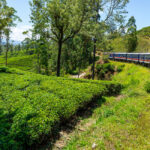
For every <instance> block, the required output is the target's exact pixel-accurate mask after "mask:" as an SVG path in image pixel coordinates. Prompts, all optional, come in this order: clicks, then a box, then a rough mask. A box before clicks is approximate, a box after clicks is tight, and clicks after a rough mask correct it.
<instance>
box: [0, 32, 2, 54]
mask: <svg viewBox="0 0 150 150" xmlns="http://www.w3.org/2000/svg"><path fill="white" fill-rule="evenodd" d="M1 54H2V34H1V32H0V55H1Z"/></svg>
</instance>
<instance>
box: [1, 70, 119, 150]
mask: <svg viewBox="0 0 150 150" xmlns="http://www.w3.org/2000/svg"><path fill="white" fill-rule="evenodd" d="M1 68H2V70H3V72H2V73H0V133H1V134H0V141H1V142H0V149H25V148H26V146H31V145H32V144H34V143H35V142H36V143H41V142H42V141H41V139H44V137H46V136H47V135H49V134H52V133H53V132H54V131H56V130H57V129H58V127H59V124H60V122H62V121H65V120H68V119H69V118H70V117H71V116H72V115H74V114H75V113H76V112H77V110H78V109H79V108H82V107H84V106H85V105H86V104H88V103H89V102H90V101H92V100H93V99H95V98H98V97H101V96H102V95H105V94H115V93H118V92H119V91H120V89H121V85H120V84H117V83H115V82H101V81H89V80H81V79H67V78H57V77H47V76H42V75H36V74H32V73H27V72H22V71H19V70H16V69H9V72H11V73H9V74H8V73H5V71H6V70H7V69H6V68H3V67H1ZM41 136H42V138H41Z"/></svg>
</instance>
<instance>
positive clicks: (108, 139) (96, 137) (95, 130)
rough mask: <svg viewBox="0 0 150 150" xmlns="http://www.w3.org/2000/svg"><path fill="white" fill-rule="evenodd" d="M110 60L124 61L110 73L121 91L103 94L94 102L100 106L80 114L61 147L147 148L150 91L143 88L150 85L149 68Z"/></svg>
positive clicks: (67, 149)
mask: <svg viewBox="0 0 150 150" xmlns="http://www.w3.org/2000/svg"><path fill="white" fill-rule="evenodd" d="M113 64H115V65H125V67H124V70H123V71H122V72H120V73H118V74H117V75H115V76H114V77H113V80H114V81H117V82H120V83H121V84H123V85H124V89H123V90H122V93H121V94H120V95H119V96H117V97H111V98H110V97H104V99H105V101H106V102H105V103H103V104H102V105H100V104H99V102H97V105H98V106H99V107H98V108H96V109H95V110H94V112H93V114H92V116H90V117H88V118H86V119H85V118H83V120H82V121H81V122H82V123H81V125H82V126H81V127H76V131H75V132H74V135H71V137H70V138H71V140H70V141H69V142H68V144H67V146H66V147H65V148H64V150H83V149H86V150H91V149H96V150H100V149H101V150H110V149H116V150H124V149H126V150H131V149H136V150H148V149H150V143H149V141H150V94H149V93H147V92H146V88H145V84H148V85H150V70H149V68H145V67H142V66H139V65H135V64H127V63H119V62H113ZM147 88H148V89H149V90H150V86H147ZM80 128H82V130H79V129H80Z"/></svg>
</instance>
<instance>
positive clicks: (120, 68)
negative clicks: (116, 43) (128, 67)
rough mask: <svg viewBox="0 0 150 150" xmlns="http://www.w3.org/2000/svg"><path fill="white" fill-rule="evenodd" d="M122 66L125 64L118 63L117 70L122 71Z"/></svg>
mask: <svg viewBox="0 0 150 150" xmlns="http://www.w3.org/2000/svg"><path fill="white" fill-rule="evenodd" d="M124 67H125V65H119V66H117V72H121V71H123V68H124Z"/></svg>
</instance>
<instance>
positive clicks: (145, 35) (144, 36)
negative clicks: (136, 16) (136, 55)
mask: <svg viewBox="0 0 150 150" xmlns="http://www.w3.org/2000/svg"><path fill="white" fill-rule="evenodd" d="M137 37H138V45H137V48H136V50H135V52H150V27H146V28H143V29H141V30H139V31H137ZM111 46H112V48H113V51H114V52H127V48H126V40H125V37H118V38H116V39H114V40H112V41H111Z"/></svg>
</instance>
